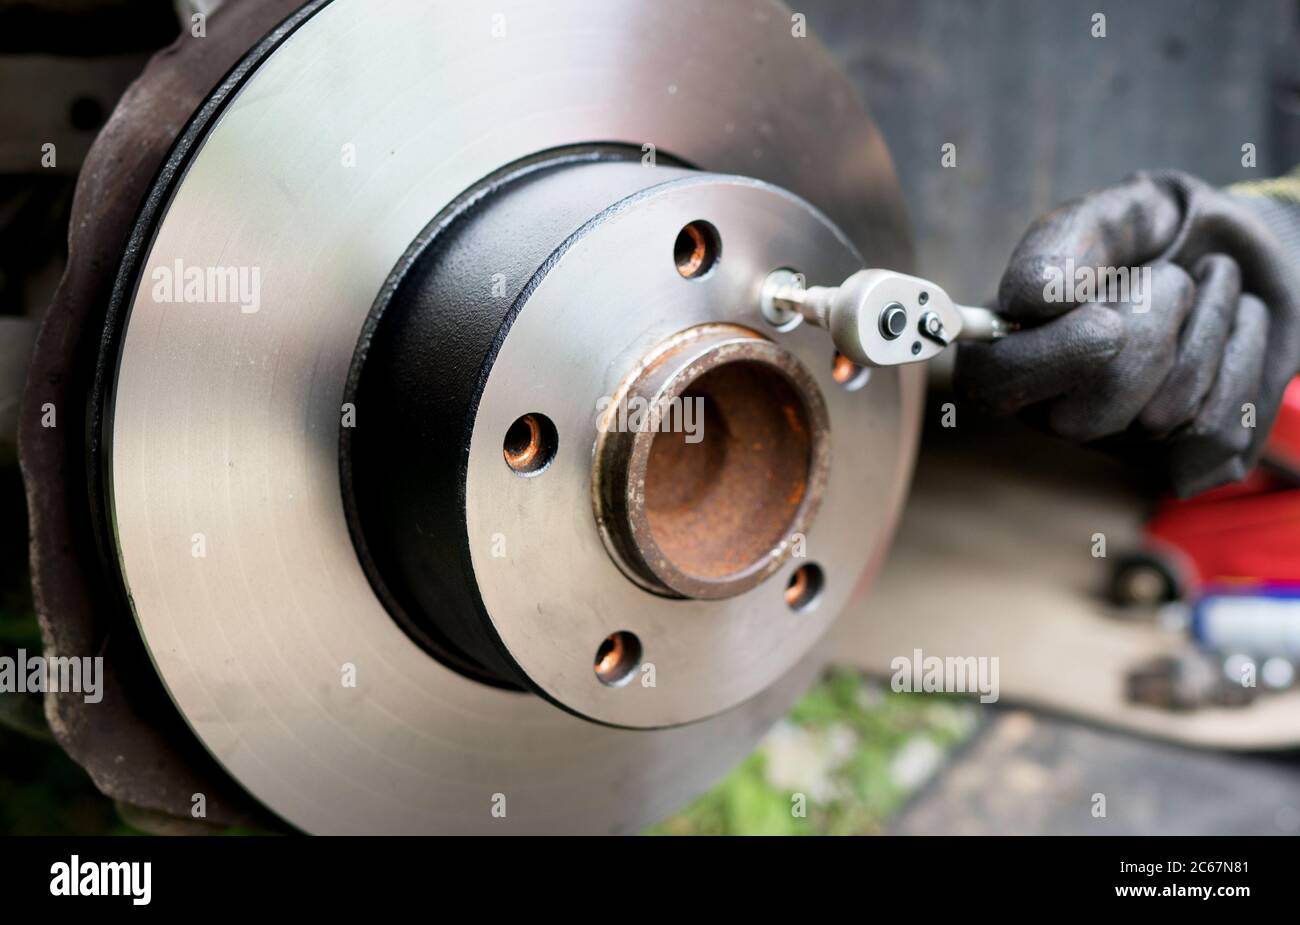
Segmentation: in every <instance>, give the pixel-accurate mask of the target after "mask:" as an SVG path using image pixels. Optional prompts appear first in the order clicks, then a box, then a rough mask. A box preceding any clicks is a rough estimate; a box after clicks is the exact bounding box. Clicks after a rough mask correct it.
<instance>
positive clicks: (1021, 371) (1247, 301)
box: [956, 172, 1300, 496]
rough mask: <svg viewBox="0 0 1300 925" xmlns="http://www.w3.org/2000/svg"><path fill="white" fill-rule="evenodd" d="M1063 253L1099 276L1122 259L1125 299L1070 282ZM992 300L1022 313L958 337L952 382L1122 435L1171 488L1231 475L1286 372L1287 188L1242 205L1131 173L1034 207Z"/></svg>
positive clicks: (1296, 311) (1032, 411)
mask: <svg viewBox="0 0 1300 925" xmlns="http://www.w3.org/2000/svg"><path fill="white" fill-rule="evenodd" d="M1266 203H1271V204H1266ZM1079 268H1090V269H1093V270H1098V269H1100V271H1101V272H1100V273H1099V274H1098V276H1097V279H1098V280H1099V281H1100V282H1101V283H1102V284H1104V283H1105V282H1106V281H1107V279H1108V278H1109V280H1110V281H1111V282H1118V281H1119V277H1117V276H1109V277H1108V276H1107V274H1108V273H1109V271H1111V270H1118V269H1120V268H1123V270H1124V272H1125V274H1127V275H1128V277H1129V278H1128V280H1127V281H1128V283H1129V286H1128V292H1127V295H1126V298H1117V293H1116V292H1115V291H1114V289H1112V291H1111V292H1110V293H1107V292H1105V291H1102V290H1101V286H1098V287H1097V290H1096V291H1095V292H1094V293H1089V292H1088V291H1087V290H1086V287H1080V286H1077V285H1076V283H1077V282H1081V281H1083V280H1085V279H1086V277H1085V276H1084V275H1081V274H1080V272H1079ZM1142 268H1149V271H1148V272H1146V273H1144V272H1143V271H1142ZM1061 282H1063V286H1061V285H1053V284H1057V283H1061ZM1114 288H1122V287H1114ZM1148 290H1149V291H1148ZM1118 295H1125V294H1124V293H1122V292H1120V293H1118ZM1093 299H1097V301H1093ZM998 302H999V305H998V306H997V310H998V311H999V312H1001V313H1002V314H1003V315H1005V316H1007V317H1008V318H1011V319H1015V320H1018V321H1019V322H1020V323H1021V325H1022V328H1021V330H1020V331H1019V332H1017V333H1013V334H1011V335H1009V336H1008V337H1005V338H1003V339H1002V340H998V341H993V342H990V343H968V344H962V345H961V347H960V348H959V352H958V355H957V369H956V386H957V389H958V390H959V392H962V393H964V394H965V395H966V397H968V398H969V399H971V400H972V401H974V402H975V403H976V404H977V405H979V406H981V407H982V408H983V409H985V410H986V411H989V412H992V413H995V414H1010V413H1014V412H1024V413H1025V414H1026V415H1027V416H1028V417H1030V418H1031V419H1032V420H1034V421H1035V422H1037V423H1039V424H1041V425H1042V426H1045V427H1047V428H1048V429H1050V430H1052V431H1055V432H1056V433H1058V434H1060V435H1061V436H1064V437H1067V438H1069V439H1072V440H1076V441H1080V442H1093V441H1102V443H1101V445H1103V446H1108V447H1110V448H1114V449H1119V450H1121V451H1123V452H1126V453H1128V454H1130V455H1131V454H1132V452H1133V450H1134V449H1135V448H1136V449H1137V450H1139V451H1140V453H1141V455H1142V456H1143V458H1144V461H1146V462H1148V463H1150V464H1154V465H1156V466H1159V467H1160V468H1161V469H1163V470H1164V471H1165V472H1166V473H1167V475H1168V477H1169V479H1170V481H1171V483H1172V485H1173V488H1174V490H1175V491H1176V492H1178V494H1180V495H1183V496H1187V495H1191V494H1195V493H1196V492H1199V491H1204V490H1205V489H1208V488H1212V487H1214V486H1215V485H1219V484H1222V483H1224V482H1228V481H1232V480H1235V479H1240V478H1242V477H1243V476H1245V474H1246V473H1247V472H1248V471H1249V469H1250V468H1251V466H1252V465H1254V463H1255V461H1256V459H1257V458H1258V456H1259V453H1260V451H1261V449H1262V448H1263V445H1264V443H1265V441H1266V440H1267V437H1268V432H1269V430H1270V428H1271V427H1272V424H1273V419H1274V417H1275V415H1276V414H1277V409H1278V406H1279V405H1280V403H1281V400H1282V392H1283V390H1284V389H1285V388H1286V386H1287V383H1288V382H1289V381H1290V379H1291V378H1292V377H1293V376H1294V375H1295V374H1296V373H1297V372H1300V200H1297V203H1296V204H1292V206H1291V207H1290V208H1287V204H1286V203H1285V202H1283V201H1278V200H1260V205H1259V206H1255V205H1252V203H1251V200H1250V199H1248V198H1247V197H1245V196H1237V195H1233V194H1230V193H1226V192H1223V191H1222V190H1218V189H1215V188H1213V187H1210V186H1208V185H1206V184H1205V183H1203V182H1201V181H1199V180H1197V179H1195V178H1193V177H1190V176H1187V175H1185V174H1180V173H1174V172H1164V173H1144V174H1138V175H1136V176H1134V177H1132V178H1131V179H1129V180H1126V181H1124V182H1123V183H1120V184H1118V185H1116V186H1113V187H1110V188H1108V189H1104V190H1101V191H1099V192H1094V193H1091V194H1089V195H1087V196H1084V197H1082V198H1080V199H1076V200H1074V201H1072V202H1069V203H1066V204H1065V205H1063V206H1061V207H1060V208H1058V209H1056V210H1055V211H1053V212H1050V213H1048V214H1047V215H1045V216H1043V217H1042V218H1040V219H1039V220H1038V221H1037V222H1035V223H1034V224H1033V225H1032V226H1031V227H1030V229H1029V230H1028V232H1026V234H1025V236H1024V238H1023V239H1022V240H1021V242H1020V244H1019V245H1018V246H1017V247H1016V250H1015V252H1014V253H1013V254H1012V257H1011V261H1010V263H1009V265H1008V266H1007V269H1006V272H1005V274H1004V275H1003V277H1002V283H1001V286H1000V288H999V292H998ZM1243 406H1246V408H1245V409H1243ZM1249 406H1253V407H1254V426H1253V427H1251V426H1249V424H1250V415H1249V413H1248V411H1249Z"/></svg>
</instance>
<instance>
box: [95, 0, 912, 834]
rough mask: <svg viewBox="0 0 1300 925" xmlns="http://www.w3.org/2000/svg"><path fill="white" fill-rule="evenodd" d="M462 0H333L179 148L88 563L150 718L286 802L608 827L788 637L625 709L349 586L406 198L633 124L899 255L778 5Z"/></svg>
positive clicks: (439, 197)
mask: <svg viewBox="0 0 1300 925" xmlns="http://www.w3.org/2000/svg"><path fill="white" fill-rule="evenodd" d="M468 6H469V5H466V4H460V3H429V4H419V5H415V4H409V3H404V2H401V0H389V2H379V0H365V2H363V0H334V2H332V3H329V4H328V5H326V6H324V7H323V8H322V9H320V10H319V11H318V12H316V13H315V15H313V16H312V17H311V18H310V19H309V20H308V21H307V22H306V23H305V24H303V25H302V26H301V27H300V28H299V29H298V30H297V31H296V32H294V33H293V34H292V35H291V36H290V37H289V38H288V39H287V40H285V41H284V42H283V44H281V45H280V46H279V47H278V48H277V49H276V50H275V51H274V52H273V53H272V54H271V55H270V56H269V57H268V58H267V59H266V60H264V61H263V62H262V63H261V64H260V65H259V66H258V67H257V69H256V71H255V72H254V73H253V74H252V75H251V76H250V77H249V78H248V80H247V81H246V82H245V83H244V84H243V85H242V87H241V88H240V90H239V91H238V93H237V94H236V95H235V97H234V98H233V100H232V101H231V102H230V103H229V105H228V106H227V107H226V108H225V109H224V111H223V112H222V113H221V115H220V117H219V118H218V119H217V120H216V121H215V122H214V124H213V125H212V126H211V127H210V129H209V130H208V132H207V135H206V137H205V138H204V140H203V141H202V143H201V144H200V145H198V146H196V149H195V150H194V151H192V152H191V153H189V155H188V163H187V164H185V165H183V169H184V171H185V174H184V178H183V180H182V181H181V182H180V184H179V185H178V187H177V189H176V191H175V193H174V195H173V197H172V199H171V202H170V203H169V205H168V207H167V210H166V213H165V215H164V216H163V217H162V218H161V219H160V220H159V221H158V223H157V226H156V229H155V232H154V237H153V241H152V244H151V246H150V249H149V253H148V256H147V258H146V259H145V260H144V261H143V264H142V269H141V273H140V275H139V279H140V284H139V285H138V287H137V290H136V294H135V297H134V300H133V302H132V305H131V310H130V313H129V316H128V318H127V321H126V327H125V331H124V333H123V336H122V340H121V348H120V355H119V362H118V368H117V373H116V382H115V387H114V392H113V395H112V399H111V402H110V409H111V415H110V417H109V420H108V423H107V425H106V427H107V433H106V435H105V436H106V441H107V445H108V453H109V460H108V461H109V465H110V471H109V475H108V486H109V490H110V504H109V507H110V514H111V515H112V518H113V522H114V529H115V536H116V541H117V551H118V557H119V563H120V567H121V571H122V575H123V578H124V580H125V583H126V585H127V589H128V591H129V593H130V596H131V600H132V605H133V608H134V612H135V615H136V619H137V622H138V624H139V627H140V630H141V633H142V635H143V637H144V639H145V642H146V644H147V646H148V648H149V651H150V653H151V656H152V658H153V659H154V662H155V665H156V667H157V669H158V671H159V673H160V675H161V677H162V679H163V681H164V683H165V685H166V686H167V689H168V691H169V693H170V694H171V696H172V698H173V699H174V700H175V702H176V704H177V706H178V707H179V709H180V710H181V712H182V713H183V714H184V715H185V717H186V718H187V720H188V722H189V723H190V724H191V725H192V727H193V728H194V730H195V732H196V734H197V735H198V737H199V738H200V739H201V740H202V741H203V743H204V744H205V745H206V746H207V748H208V749H209V750H210V751H211V752H212V753H213V755H214V756H215V757H216V758H217V759H218V760H219V761H220V762H221V763H222V765H223V766H224V767H225V768H226V769H227V770H228V771H229V772H230V773H231V774H232V775H233V776H234V777H235V779H236V780H238V781H239V782H240V783H241V784H242V785H243V786H244V787H245V788H246V789H247V790H248V791H249V792H250V793H252V794H253V795H254V796H255V797H257V798H258V799H259V800H261V801H262V802H263V803H264V804H265V805H266V806H268V807H269V808H270V809H272V810H273V811H275V812H276V813H278V814H279V815H280V816H282V817H283V818H284V819H286V820H287V821H289V822H291V823H293V824H294V825H296V826H298V827H300V828H302V829H304V830H307V831H310V832H318V833H343V832H392V833H398V832H437V831H441V832H485V831H486V832H507V831H510V832H530V831H535V832H543V831H544V832H562V831H599V832H621V831H634V830H636V829H638V828H640V827H642V826H644V825H645V824H647V823H648V822H650V821H653V820H654V819H656V818H659V817H661V816H662V815H663V814H665V813H666V812H668V811H670V810H671V809H673V808H674V807H676V806H678V805H680V804H681V803H682V802H683V801H684V800H685V799H687V798H688V797H689V796H691V795H692V794H694V793H697V792H699V791H700V790H702V789H703V788H704V787H706V786H707V785H709V784H710V783H711V782H712V781H714V780H715V779H716V778H717V777H718V776H719V775H720V774H721V773H722V772H723V771H725V770H726V769H727V768H728V767H730V766H731V765H733V764H734V763H735V762H736V761H737V760H739V758H740V757H741V756H742V755H743V754H744V753H745V751H746V750H747V749H748V748H749V747H750V746H751V745H752V743H753V741H754V739H755V738H756V737H757V735H758V734H759V733H760V732H761V731H762V730H763V729H765V728H766V727H767V726H768V725H770V723H771V722H772V721H773V720H774V719H775V718H777V717H778V716H779V715H781V713H782V712H783V711H784V710H785V709H787V708H788V706H789V704H790V703H791V701H792V700H793V698H794V697H795V696H796V695H797V693H798V692H799V691H800V690H802V689H803V687H804V686H806V684H807V683H808V682H809V681H810V680H811V679H812V677H813V676H814V675H815V673H816V671H817V670H818V668H819V666H820V664H821V661H820V659H819V657H818V656H816V655H812V656H809V657H808V658H805V659H803V660H802V661H801V662H800V663H799V664H798V665H796V666H794V667H793V668H792V669H791V670H790V671H789V672H788V673H786V674H785V676H784V677H782V678H781V679H780V680H779V681H777V682H776V683H774V684H772V685H771V686H769V687H767V688H766V689H765V690H762V691H761V692H759V693H758V694H757V695H756V696H754V697H752V698H751V699H749V700H747V701H745V702H744V703H743V704H741V705H740V706H737V707H735V708H733V709H730V710H728V711H726V712H724V713H722V714H720V715H718V716H715V717H713V718H712V719H708V720H705V721H701V722H699V723H695V724H692V725H689V726H684V727H677V728H671V729H658V730H653V731H644V730H624V729H615V728H610V727H607V726H602V725H598V724H596V723H592V722H589V721H586V720H583V719H579V718H577V717H575V716H572V715H570V714H568V713H565V712H563V711H561V710H559V709H556V707H555V706H553V705H551V704H549V703H547V702H545V701H544V700H542V699H541V698H538V697H535V696H532V695H529V694H521V693H514V692H510V691H506V690H500V689H495V688H489V687H486V686H484V685H481V684H478V683H476V682H474V681H470V680H468V679H466V678H464V677H462V676H461V675H459V674H457V673H455V672H454V671H452V670H450V669H448V668H445V667H443V666H442V665H441V664H439V663H438V662H436V661H434V660H433V659H432V658H430V657H429V656H428V655H426V654H425V653H424V652H423V651H422V650H421V649H420V648H419V647H418V646H417V645H415V643H413V642H412V641H411V639H410V638H409V637H407V636H406V635H405V634H404V633H403V632H402V631H401V630H400V629H399V628H398V627H397V625H396V624H395V623H394V621H393V619H392V618H391V617H390V616H389V614H388V613H387V612H386V611H385V610H384V608H383V607H382V606H381V605H380V603H379V601H378V600H377V599H376V598H375V596H374V594H373V592H372V590H371V588H370V585H369V583H368V582H367V579H366V577H365V575H364V573H363V571H362V569H361V567H360V565H359V563H358V561H357V558H356V553H355V550H354V549H353V546H352V543H351V540H350V537H349V534H348V529H347V525H346V522H345V517H344V512H343V507H342V501H341V497H340V486H339V472H338V458H337V450H338V437H339V428H340V423H341V411H342V409H341V408H340V402H341V396H342V395H343V392H344V383H345V380H346V377H347V374H348V366H349V362H350V360H351V358H352V355H353V351H354V348H355V345H356V341H357V337H358V334H359V332H360V330H361V328H362V324H363V321H364V319H365V318H366V315H367V312H368V311H369V309H370V307H371V305H372V303H373V302H374V301H375V298H376V294H377V293H378V292H379V290H380V287H381V286H382V285H383V283H384V281H385V279H386V278H387V276H388V275H389V273H390V272H391V271H392V269H393V267H394V265H395V263H396V262H397V261H398V260H399V259H400V258H401V256H402V254H403V252H404V251H405V249H406V248H407V247H408V245H409V244H410V242H411V241H412V240H413V239H414V238H415V237H416V235H417V234H418V233H419V232H420V231H421V229H422V228H423V227H424V226H425V224H426V223H427V222H428V221H429V220H430V218H431V217H432V216H434V215H436V214H437V213H438V212H439V211H440V210H441V209H442V208H444V207H445V206H446V205H447V204H448V203H449V202H451V201H452V200H453V199H454V198H455V197H456V196H457V195H458V194H459V193H460V192H461V191H462V190H464V189H466V188H468V187H470V186H471V185H472V184H474V183H475V182H477V181H478V180H479V179H480V178H482V177H484V176H486V175H488V174H490V173H491V172H492V171H494V170H497V169H499V168H501V167H502V166H503V165H506V164H509V163H511V162H514V161H517V160H519V159H520V158H523V157H525V156H527V155H530V154H532V153H534V152H537V151H541V150H546V149H550V148H558V147H562V146H566V145H575V144H588V143H592V142H596V141H614V142H621V143H626V144H630V145H634V146H637V147H641V146H642V145H646V144H649V145H654V146H656V147H657V148H658V149H659V150H662V151H664V152H670V153H671V154H673V155H674V156H676V157H677V158H680V159H682V160H683V161H685V162H687V163H690V164H693V165H696V166H698V167H701V168H705V169H708V170H711V171H719V172H726V173H736V174H744V175H749V176H753V177H758V178H760V179H762V180H766V181H768V182H770V183H773V184H776V185H778V186H782V187H785V188H788V189H790V190H793V191H795V192H797V193H798V194H799V195H801V196H803V197H804V198H806V199H808V200H809V201H811V202H812V203H813V204H814V205H816V206H817V207H819V208H820V209H822V210H823V211H824V212H826V213H827V214H828V215H829V216H830V218H831V219H832V220H833V221H835V223H836V224H837V225H838V226H839V228H841V229H842V230H843V231H844V232H845V233H846V234H847V235H848V237H849V238H850V239H851V240H852V242H853V244H854V245H856V247H857V249H858V250H859V251H860V252H861V253H862V254H863V255H864V256H865V257H866V258H867V260H868V261H869V262H871V263H873V264H876V265H883V266H891V267H897V268H900V269H904V270H906V269H909V268H910V248H909V245H908V243H907V235H906V230H905V224H904V219H903V214H902V208H901V203H900V198H899V193H898V189H897V183H896V180H895V178H894V175H893V172H892V168H891V166H890V164H889V159H888V155H887V153H886V151H885V149H884V147H883V144H882V142H881V140H880V139H879V137H878V135H877V134H876V133H875V131H874V129H873V128H872V126H871V125H870V123H869V121H868V119H867V117H866V115H865V114H864V113H863V112H862V111H861V110H860V108H859V107H858V106H857V104H856V102H855V101H854V99H853V96H852V91H851V89H850V87H849V85H848V84H847V82H846V81H845V80H844V79H843V77H842V76H840V75H839V74H838V73H837V72H836V70H835V68H834V66H833V63H832V61H831V60H830V58H829V56H828V55H827V54H826V53H825V52H824V50H822V49H821V48H820V47H819V46H817V45H816V44H815V42H814V41H813V40H811V39H806V38H795V37H793V36H792V34H791V24H790V15H789V13H788V12H787V11H785V10H784V9H782V8H779V7H777V6H767V5H759V6H755V5H754V4H752V3H749V2H747V0H726V2H715V3H710V4H707V5H705V6H704V7H703V8H701V7H699V6H697V5H695V4H687V3H685V2H681V3H675V2H667V3H665V2H660V3H656V4H644V3H639V2H632V0H629V2H607V3H602V4H598V5H592V4H589V3H584V2H577V0H572V2H555V3H548V4H545V5H540V4H531V3H527V2H524V0H511V2H505V0H503V2H500V3H497V4H495V5H494V7H493V9H492V12H491V13H490V14H489V13H488V12H480V11H477V10H473V9H470V8H468ZM807 138H817V139H818V144H816V145H808V144H804V143H802V140H803V139H807ZM648 150H649V149H647V151H648ZM178 261H179V266H180V267H181V268H184V267H200V268H204V267H236V268H238V267H244V268H257V270H258V276H259V278H260V293H259V295H258V298H257V305H256V310H255V311H241V310H240V308H239V306H237V305H231V304H204V305H175V304H168V303H166V302H155V301H154V299H153V297H152V295H151V289H152V282H151V281H153V280H156V279H157V276H155V273H156V271H160V270H164V269H165V271H166V272H171V271H172V270H173V268H175V267H177V265H178V263H177V262H178ZM755 269H756V270H759V269H761V271H766V270H768V269H770V268H769V267H762V268H755ZM760 277H761V272H757V273H756V274H755V276H754V278H755V280H757V279H759V278H760ZM755 299H756V294H755ZM526 315H527V312H525V313H523V314H522V315H521V318H522V317H525V316H526ZM543 362H544V360H543ZM877 386H879V387H881V388H884V389H892V390H893V392H894V394H895V395H897V396H898V405H899V407H900V408H903V409H909V408H910V409H913V411H914V410H915V407H916V401H915V399H916V396H917V395H918V394H919V390H920V388H921V382H920V378H919V372H918V371H915V370H910V371H907V372H904V373H900V372H897V371H890V372H877V374H876V375H875V377H874V378H873V382H872V383H871V387H872V388H876V387H877ZM892 414H893V417H892V418H891V420H892V421H893V424H892V425H891V423H890V422H888V421H883V422H882V421H877V420H875V419H874V418H871V417H870V416H868V418H867V419H866V420H864V422H863V428H864V434H865V439H866V440H867V441H868V442H874V446H873V447H871V448H870V451H871V452H873V453H878V454H879V455H880V456H881V457H882V458H885V459H888V460H889V461H890V464H889V465H884V466H882V467H881V469H880V473H879V476H878V482H877V483H876V484H874V485H873V488H872V497H871V507H870V510H871V512H872V514H871V516H872V517H873V523H874V522H875V520H877V519H878V521H879V524H880V532H881V536H882V542H881V543H880V544H879V545H878V546H877V547H876V548H874V549H873V550H872V552H871V559H872V562H871V564H870V566H869V568H868V570H867V571H868V572H870V571H871V570H873V569H874V567H876V566H877V565H878V564H879V559H880V557H881V556H883V552H884V549H883V536H884V535H885V534H887V533H888V530H889V528H890V527H891V526H892V524H893V522H894V520H895V518H896V515H897V512H898V508H899V506H900V504H901V500H902V495H903V492H904V489H905V484H906V478H907V475H908V470H909V468H910V461H911V459H910V454H911V449H912V447H913V446H914V437H915V430H916V421H915V419H914V418H913V417H909V412H908V411H906V410H904V411H899V410H898V408H895V409H894V410H893V412H892ZM893 425H897V426H893ZM484 433H485V434H486V433H487V431H486V430H485V431H484ZM484 439H486V437H485V438H484ZM493 441H494V442H495V446H488V447H487V449H484V448H483V447H479V446H478V445H477V444H478V434H477V432H476V435H475V441H474V442H475V446H474V447H472V448H471V452H472V453H473V454H480V453H482V452H487V451H488V450H492V451H493V452H495V454H496V462H497V463H498V464H500V462H501V443H500V433H499V432H497V433H494V434H493ZM470 507H471V511H470V513H471V516H474V514H475V511H474V505H473V503H471V505H470ZM865 513H866V512H865V511H864V516H865ZM580 515H581V516H585V517H587V518H588V519H590V516H591V514H590V508H589V507H586V508H583V509H582V510H581V511H575V512H574V513H573V515H572V516H573V517H574V519H575V520H576V518H578V517H579V516H580ZM612 567H613V566H610V568H612ZM763 587H764V588H767V586H763ZM525 590H526V589H524V588H523V587H522V585H521V584H520V583H518V582H516V586H515V589H514V590H513V591H512V592H511V593H512V594H514V595H518V594H520V593H524V592H525ZM768 590H770V588H768ZM503 593H504V592H503ZM525 596H526V595H525ZM513 603H514V600H513V599H506V598H503V602H502V605H503V606H511V605H512V604H513ZM588 670H590V663H588ZM353 677H354V678H355V686H350V685H349V683H347V682H348V681H349V680H350V679H351V678H353ZM658 683H659V684H660V685H663V684H666V683H670V682H669V681H667V680H665V679H663V678H660V679H659V682H658Z"/></svg>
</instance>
